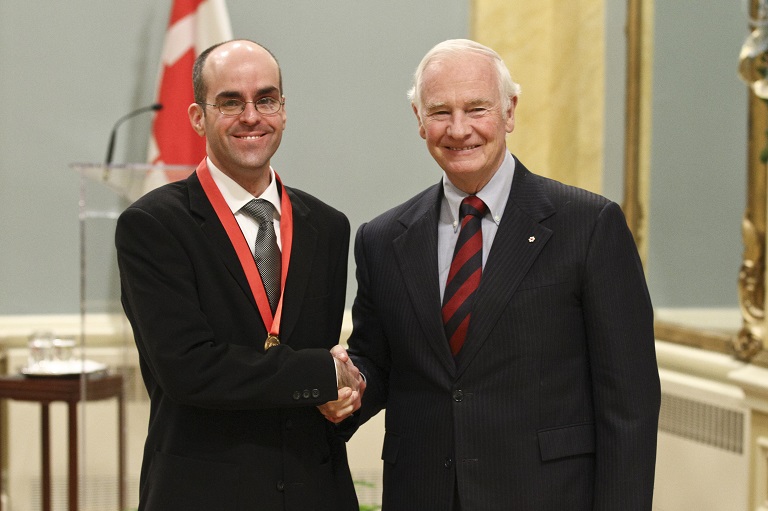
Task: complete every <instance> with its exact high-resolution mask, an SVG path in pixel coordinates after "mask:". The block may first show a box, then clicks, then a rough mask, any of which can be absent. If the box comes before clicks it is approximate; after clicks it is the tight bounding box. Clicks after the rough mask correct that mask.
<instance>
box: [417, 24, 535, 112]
mask: <svg viewBox="0 0 768 511" xmlns="http://www.w3.org/2000/svg"><path fill="white" fill-rule="evenodd" d="M464 53H476V54H478V55H484V56H486V57H488V58H490V59H491V61H492V62H493V64H494V68H495V69H496V76H497V78H498V81H499V94H500V96H501V101H502V107H503V111H505V112H506V111H507V109H508V108H509V107H510V105H511V103H512V98H513V97H516V96H519V95H520V85H518V84H517V83H515V82H514V81H512V76H511V75H510V74H509V69H507V66H506V65H505V64H504V61H503V60H502V59H501V57H500V56H499V54H498V53H496V52H495V51H493V50H492V49H491V48H488V47H487V46H484V45H482V44H480V43H478V42H475V41H471V40H469V39H449V40H447V41H443V42H442V43H438V44H437V45H435V46H434V47H433V48H432V49H431V50H429V51H428V52H427V54H426V55H424V58H423V59H421V62H420V63H419V65H418V67H417V68H416V72H415V73H413V86H412V87H411V88H410V90H409V91H408V99H410V100H411V103H413V104H414V105H415V106H416V109H417V110H421V107H422V104H421V85H422V84H421V81H422V75H423V74H424V70H425V69H426V68H427V66H429V64H430V63H432V61H433V60H435V59H437V58H439V57H443V56H457V55H461V54H464Z"/></svg>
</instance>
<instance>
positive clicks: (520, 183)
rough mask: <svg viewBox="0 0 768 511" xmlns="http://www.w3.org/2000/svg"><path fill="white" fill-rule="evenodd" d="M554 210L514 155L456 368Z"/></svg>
mask: <svg viewBox="0 0 768 511" xmlns="http://www.w3.org/2000/svg"><path fill="white" fill-rule="evenodd" d="M554 212H555V208H554V206H553V205H552V203H551V202H550V201H549V199H548V198H547V196H546V195H545V194H544V193H543V190H542V189H541V184H540V181H539V180H538V177H537V176H534V175H533V174H531V173H530V172H529V171H528V169H526V168H525V167H524V166H523V165H522V163H520V162H519V161H517V160H516V163H515V177H514V179H513V181H512V189H511V190H510V195H509V199H508V200H507V205H506V207H505V209H504V216H503V217H502V219H501V223H500V224H499V228H498V231H497V232H496V236H495V237H494V240H493V246H492V247H491V252H490V254H488V260H487V262H486V264H485V268H484V270H483V277H482V280H481V282H480V286H479V287H478V290H477V295H476V298H475V304H474V306H473V310H472V320H471V322H470V326H469V331H468V332H467V341H466V343H465V344H464V347H463V348H462V350H461V352H460V354H459V357H458V359H457V364H458V373H459V374H461V372H463V371H464V369H465V368H466V367H467V365H468V364H469V363H470V362H471V361H472V359H473V358H474V357H475V355H476V354H477V352H478V351H479V350H480V348H481V347H482V345H483V344H484V343H485V341H486V340H487V339H488V336H489V334H490V332H491V331H492V330H493V328H494V326H495V325H496V323H497V322H498V320H499V317H500V316H501V314H502V313H503V312H504V310H505V309H506V306H507V303H508V302H509V300H510V299H511V298H512V295H514V293H515V291H516V290H517V287H518V285H519V284H520V281H521V280H522V279H523V277H524V276H525V274H526V273H528V270H529V269H530V267H531V265H532V264H533V263H534V261H535V260H536V258H537V257H538V255H539V253H541V250H542V249H543V248H544V246H545V245H546V243H547V241H548V240H549V238H550V237H551V236H552V231H551V230H550V229H548V228H547V227H544V226H543V225H541V223H540V222H541V221H542V220H544V219H545V218H547V217H549V216H551V215H552V214H553V213H554Z"/></svg>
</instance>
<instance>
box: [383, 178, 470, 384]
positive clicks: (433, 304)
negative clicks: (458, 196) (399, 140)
mask: <svg viewBox="0 0 768 511" xmlns="http://www.w3.org/2000/svg"><path fill="white" fill-rule="evenodd" d="M441 197H442V190H441V185H440V184H438V185H435V186H433V187H431V188H429V189H428V190H427V191H426V192H425V193H424V195H423V196H422V198H421V200H419V201H417V202H415V203H414V204H413V206H412V207H411V208H410V209H408V210H407V211H406V212H405V213H403V215H402V216H401V217H400V218H399V221H400V222H401V223H402V224H403V226H404V227H405V231H404V232H403V233H402V234H401V235H400V236H398V237H397V238H395V239H394V241H393V248H394V252H395V255H396V258H397V264H398V266H399V268H400V272H401V273H402V275H403V282H404V283H405V286H406V288H407V290H408V295H409V297H410V299H411V303H412V304H413V307H414V310H415V312H416V317H417V318H418V321H419V323H420V324H421V327H422V329H423V330H424V335H425V337H426V338H427V341H428V342H429V344H430V346H431V347H432V349H433V350H434V351H435V353H436V355H437V358H438V360H439V361H440V363H441V364H443V365H444V366H445V368H446V370H448V371H449V372H450V373H453V372H454V371H455V370H456V366H455V364H454V361H453V357H452V356H451V352H450V349H449V347H448V340H447V339H446V337H445V329H444V328H443V320H442V316H441V313H440V283H439V282H438V271H437V222H438V218H439V211H440V200H441Z"/></svg>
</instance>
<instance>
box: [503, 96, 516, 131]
mask: <svg viewBox="0 0 768 511" xmlns="http://www.w3.org/2000/svg"><path fill="white" fill-rule="evenodd" d="M509 99H510V100H511V101H510V103H509V109H508V110H507V122H506V126H505V128H506V130H507V133H512V132H513V131H514V130H515V107H517V96H512V97H511V98H509Z"/></svg>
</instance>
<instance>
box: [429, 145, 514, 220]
mask: <svg viewBox="0 0 768 511" xmlns="http://www.w3.org/2000/svg"><path fill="white" fill-rule="evenodd" d="M514 173H515V159H514V158H512V155H511V154H510V153H509V152H506V154H505V156H504V160H503V161H502V162H501V166H499V169H498V170H497V171H496V173H494V174H493V177H491V180H490V181H488V183H487V184H486V185H485V186H484V187H483V188H482V189H481V190H480V191H479V192H477V194H476V195H477V197H479V198H480V199H481V200H482V201H483V202H484V203H485V205H486V206H488V212H489V213H490V215H491V219H492V220H493V221H494V222H495V223H496V225H499V222H501V217H502V216H503V215H504V208H505V207H506V205H507V199H509V192H510V190H511V189H512V177H513V176H514ZM443 194H444V197H445V201H446V202H447V203H448V210H449V211H448V213H449V215H450V222H451V223H452V224H453V230H454V232H455V231H457V230H458V228H459V206H461V201H462V200H464V197H467V196H468V195H469V194H467V193H465V192H462V191H461V190H459V189H458V188H456V187H455V186H454V185H453V183H451V180H450V179H448V176H447V175H445V174H443Z"/></svg>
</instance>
